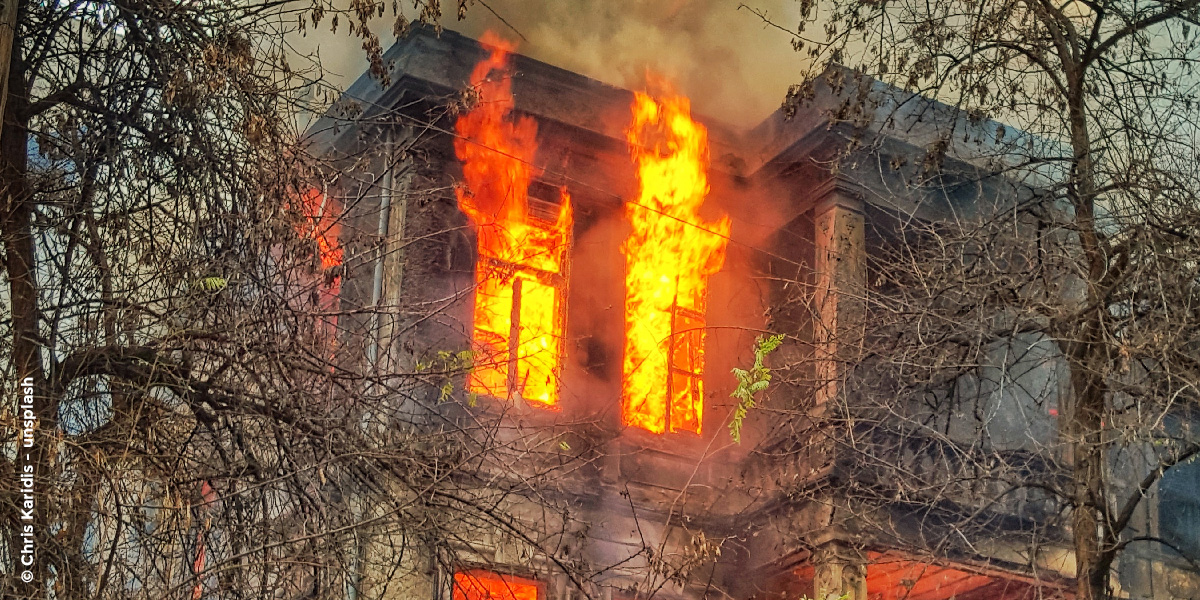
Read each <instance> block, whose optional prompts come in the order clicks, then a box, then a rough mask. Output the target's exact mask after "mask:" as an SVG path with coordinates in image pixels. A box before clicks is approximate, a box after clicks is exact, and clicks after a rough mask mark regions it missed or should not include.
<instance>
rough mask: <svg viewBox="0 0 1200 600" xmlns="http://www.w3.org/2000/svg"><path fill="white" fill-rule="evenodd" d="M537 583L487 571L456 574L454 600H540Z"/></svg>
mask: <svg viewBox="0 0 1200 600" xmlns="http://www.w3.org/2000/svg"><path fill="white" fill-rule="evenodd" d="M538 596H539V594H538V584H537V582H536V581H531V580H529V579H521V578H519V577H512V576H508V575H497V574H495V573H489V572H487V571H467V572H462V571H460V572H458V573H455V574H454V600H538Z"/></svg>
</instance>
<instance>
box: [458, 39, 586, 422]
mask: <svg viewBox="0 0 1200 600" xmlns="http://www.w3.org/2000/svg"><path fill="white" fill-rule="evenodd" d="M482 42H483V44H484V45H485V46H490V49H491V52H490V53H489V55H488V56H487V57H486V58H484V59H483V60H482V61H481V62H480V63H479V64H478V65H476V66H475V69H474V70H473V71H472V73H471V86H472V88H473V89H474V90H475V91H476V92H477V94H478V98H477V102H476V103H475V106H474V107H472V108H471V110H469V111H467V112H466V113H464V114H463V115H462V116H460V117H459V119H458V121H457V122H456V123H455V132H456V133H457V134H458V137H457V138H455V140H454V153H455V156H457V157H458V159H459V160H460V161H461V162H462V167H463V179H464V181H465V185H461V186H459V187H458V188H457V195H458V206H459V208H460V209H461V210H462V211H463V213H464V214H466V215H467V218H468V219H470V221H471V225H472V226H473V227H474V229H475V232H476V234H477V236H478V239H479V244H478V248H479V251H478V256H479V259H478V262H477V263H476V266H475V315H474V327H473V334H472V338H473V340H474V343H475V350H476V353H477V354H476V356H475V368H474V370H473V372H472V374H471V376H470V377H469V379H468V382H467V388H468V389H469V390H470V391H472V392H475V393H480V394H485V395H489V396H495V397H500V398H509V399H513V398H518V397H519V398H522V399H524V400H526V401H530V402H536V403H539V404H541V405H542V406H554V405H556V404H557V403H558V379H559V370H560V367H561V362H562V348H563V343H562V339H563V326H564V320H565V319H564V314H565V313H564V310H563V304H564V302H565V301H566V294H565V289H566V285H565V281H566V267H567V264H566V257H567V248H568V246H569V240H570V234H571V225H572V221H571V203H570V198H569V197H568V196H567V193H566V190H565V189H555V188H552V187H549V186H540V188H539V185H540V184H535V179H536V178H537V177H538V176H540V175H541V172H540V170H539V169H537V168H536V167H534V166H533V161H534V158H535V155H536V154H537V123H536V122H534V121H533V119H530V118H529V117H524V116H518V115H515V114H513V108H514V104H513V97H512V78H511V73H510V72H509V68H508V54H509V52H510V51H511V50H512V46H511V44H508V43H506V42H505V41H503V40H501V39H499V38H498V37H496V36H495V35H492V34H489V35H485V36H484V37H483V40H482ZM531 191H533V195H534V196H539V195H540V196H541V197H542V198H544V199H550V198H555V199H557V200H558V201H557V202H553V201H550V202H540V201H537V200H534V199H531V198H530V192H531Z"/></svg>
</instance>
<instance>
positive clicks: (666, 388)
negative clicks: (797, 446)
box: [621, 92, 730, 433]
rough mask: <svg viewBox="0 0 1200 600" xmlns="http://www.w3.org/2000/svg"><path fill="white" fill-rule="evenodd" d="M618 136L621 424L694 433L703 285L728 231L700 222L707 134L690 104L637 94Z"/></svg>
mask: <svg viewBox="0 0 1200 600" xmlns="http://www.w3.org/2000/svg"><path fill="white" fill-rule="evenodd" d="M632 109H633V122H632V123H631V124H630V126H629V129H628V130H627V131H626V136H627V138H628V140H629V149H630V152H631V154H632V156H633V160H634V163H635V164H636V165H637V171H638V190H639V191H638V197H637V200H636V201H635V202H628V203H626V206H625V208H626V214H627V215H628V217H629V221H630V223H631V224H632V226H633V231H632V233H630V235H629V238H627V239H626V240H625V243H624V244H623V245H622V247H621V251H622V252H623V253H624V254H625V359H624V362H623V370H624V378H623V381H622V398H623V406H622V412H623V414H624V419H625V423H627V424H629V425H633V426H636V427H641V428H643V429H647V430H649V431H651V432H654V433H662V432H664V431H666V430H668V429H669V430H670V431H692V432H695V433H700V426H701V421H702V419H703V414H704V407H703V386H702V378H703V375H704V337H705V336H704V318H705V317H704V315H705V301H706V298H707V295H708V277H709V275H712V274H713V273H716V272H717V271H719V270H720V269H721V265H722V264H724V262H725V244H726V241H727V239H728V236H729V227H730V222H729V218H728V217H722V218H721V219H720V220H718V221H716V222H715V223H706V222H704V221H703V220H702V219H701V218H700V216H699V214H698V211H699V209H700V206H701V205H702V204H703V203H704V198H705V197H706V196H707V195H708V189H709V188H708V160H709V157H708V132H707V130H706V129H705V128H704V126H703V125H700V124H699V123H696V122H695V121H693V120H692V117H691V103H690V102H689V101H688V99H687V98H685V97H682V96H677V95H673V94H669V93H668V94H664V95H663V96H662V97H653V96H650V95H649V94H646V93H641V92H638V93H636V94H635V95H634V100H633V106H632Z"/></svg>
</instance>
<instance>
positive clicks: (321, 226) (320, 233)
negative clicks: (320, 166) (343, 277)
mask: <svg viewBox="0 0 1200 600" xmlns="http://www.w3.org/2000/svg"><path fill="white" fill-rule="evenodd" d="M300 211H301V213H302V214H303V215H304V218H305V220H306V221H307V223H306V224H302V225H297V226H296V230H297V233H299V234H300V235H301V236H303V237H307V238H312V239H315V240H316V241H317V255H318V256H319V257H320V258H321V268H322V269H331V268H333V267H336V266H338V265H340V264H342V257H343V250H342V246H341V244H339V243H338V235H339V234H340V233H341V229H342V226H341V224H340V223H339V222H338V215H337V213H338V211H337V208H336V207H335V206H334V203H333V202H332V201H330V200H329V199H328V198H327V197H326V196H325V194H322V193H321V191H320V190H318V189H316V188H312V189H310V190H308V192H307V193H305V194H304V195H303V196H301V197H300Z"/></svg>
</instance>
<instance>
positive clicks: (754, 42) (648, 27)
mask: <svg viewBox="0 0 1200 600" xmlns="http://www.w3.org/2000/svg"><path fill="white" fill-rule="evenodd" d="M741 2H745V3H746V4H749V5H751V6H753V7H754V8H755V9H756V10H758V11H760V12H764V13H765V14H767V15H768V17H770V19H771V20H772V21H773V22H775V23H777V24H779V25H780V26H782V27H785V28H789V29H790V28H792V27H794V26H795V25H796V24H797V23H798V19H799V6H798V4H797V3H796V2H795V0H610V1H597V0H488V1H487V6H486V7H485V6H484V5H483V4H479V3H474V4H472V5H471V6H470V8H469V9H468V11H467V18H466V19H465V20H463V21H458V22H455V21H454V20H453V16H449V17H448V18H447V19H446V20H445V22H444V24H445V25H446V26H447V27H448V28H451V29H454V30H457V31H459V32H461V33H463V34H465V35H469V36H471V37H474V38H478V37H479V36H481V35H482V34H483V32H484V31H486V30H488V29H491V30H494V31H495V32H497V33H499V34H500V35H501V36H502V37H505V38H508V39H512V40H514V41H516V42H517V43H518V47H517V52H519V53H521V54H525V55H527V56H531V57H533V58H535V59H538V60H541V61H543V62H547V63H550V64H553V65H556V66H559V67H562V68H564V69H568V70H571V71H575V72H577V73H581V74H583V75H587V76H588V77H592V78H594V79H598V80H600V81H604V82H606V83H610V84H613V85H617V86H621V87H625V88H631V89H639V88H641V87H642V85H643V81H644V78H645V73H646V70H647V69H650V70H652V71H655V72H657V73H660V74H662V75H664V76H666V77H667V79H668V80H670V81H671V82H672V83H673V84H674V85H675V87H676V89H678V90H679V91H680V92H682V93H684V94H686V95H688V96H690V97H691V98H692V102H693V106H694V108H695V111H696V112H697V113H699V114H701V115H704V116H707V117H711V118H715V119H716V120H718V121H721V122H725V123H728V124H730V125H733V126H737V127H749V126H752V125H755V124H757V123H758V122H759V121H761V120H763V119H764V118H766V116H767V115H768V114H770V113H771V112H772V111H774V110H775V109H776V108H778V106H779V104H780V102H781V101H782V100H783V96H784V93H785V92H786V91H787V87H788V85H790V84H793V83H798V82H799V79H800V73H801V69H802V67H803V66H804V65H805V59H804V58H803V57H802V56H801V55H800V54H799V53H797V52H794V51H793V50H792V48H791V45H790V43H789V42H790V39H791V38H790V36H789V35H788V34H787V33H786V32H784V31H781V30H779V29H777V28H775V27H771V26H769V25H767V24H765V23H764V22H763V21H762V20H761V19H760V18H759V17H758V16H757V15H755V14H754V13H753V12H751V11H750V10H748V9H745V8H742V9H739V4H740V3H741ZM401 4H402V5H404V4H407V3H406V2H401ZM489 7H490V8H491V9H492V10H494V11H495V13H496V14H498V15H499V16H500V17H503V19H504V21H507V23H508V24H509V25H511V27H509V26H508V25H506V24H505V23H504V22H502V21H501V20H500V18H498V17H497V16H496V15H495V14H493V13H492V12H491V11H489V10H488V8H489ZM389 15H390V11H389ZM386 21H389V19H388V18H384V19H379V20H378V21H377V22H376V23H375V25H376V27H375V29H376V30H377V31H378V32H379V33H380V36H381V38H382V40H381V41H382V42H383V44H384V47H387V46H388V45H390V44H391V43H392V41H394V38H392V37H391V34H390V32H389V31H387V30H390V23H388V22H386ZM514 29H515V30H516V31H514ZM517 32H519V33H520V35H521V36H524V38H525V39H521V38H520V37H519V36H518V34H517ZM360 43H361V41H360V40H357V39H354V38H351V37H349V36H347V35H345V33H344V31H343V32H339V33H338V34H337V35H332V34H330V33H329V29H328V26H327V25H325V24H323V25H322V27H320V28H318V31H316V32H311V31H310V32H309V35H308V37H307V38H306V39H304V40H297V44H296V45H297V47H298V48H304V47H307V48H315V47H317V46H318V45H319V46H320V47H321V58H322V62H323V65H324V67H325V68H326V70H327V71H328V72H329V73H330V82H331V83H333V84H335V85H338V86H339V87H342V88H344V87H346V86H348V85H349V84H350V83H351V82H353V80H354V78H355V77H357V76H358V75H359V74H361V73H362V72H364V71H365V70H366V67H367V64H366V60H365V58H364V57H363V52H362V50H360V49H359V48H358V45H359V44H360Z"/></svg>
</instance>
